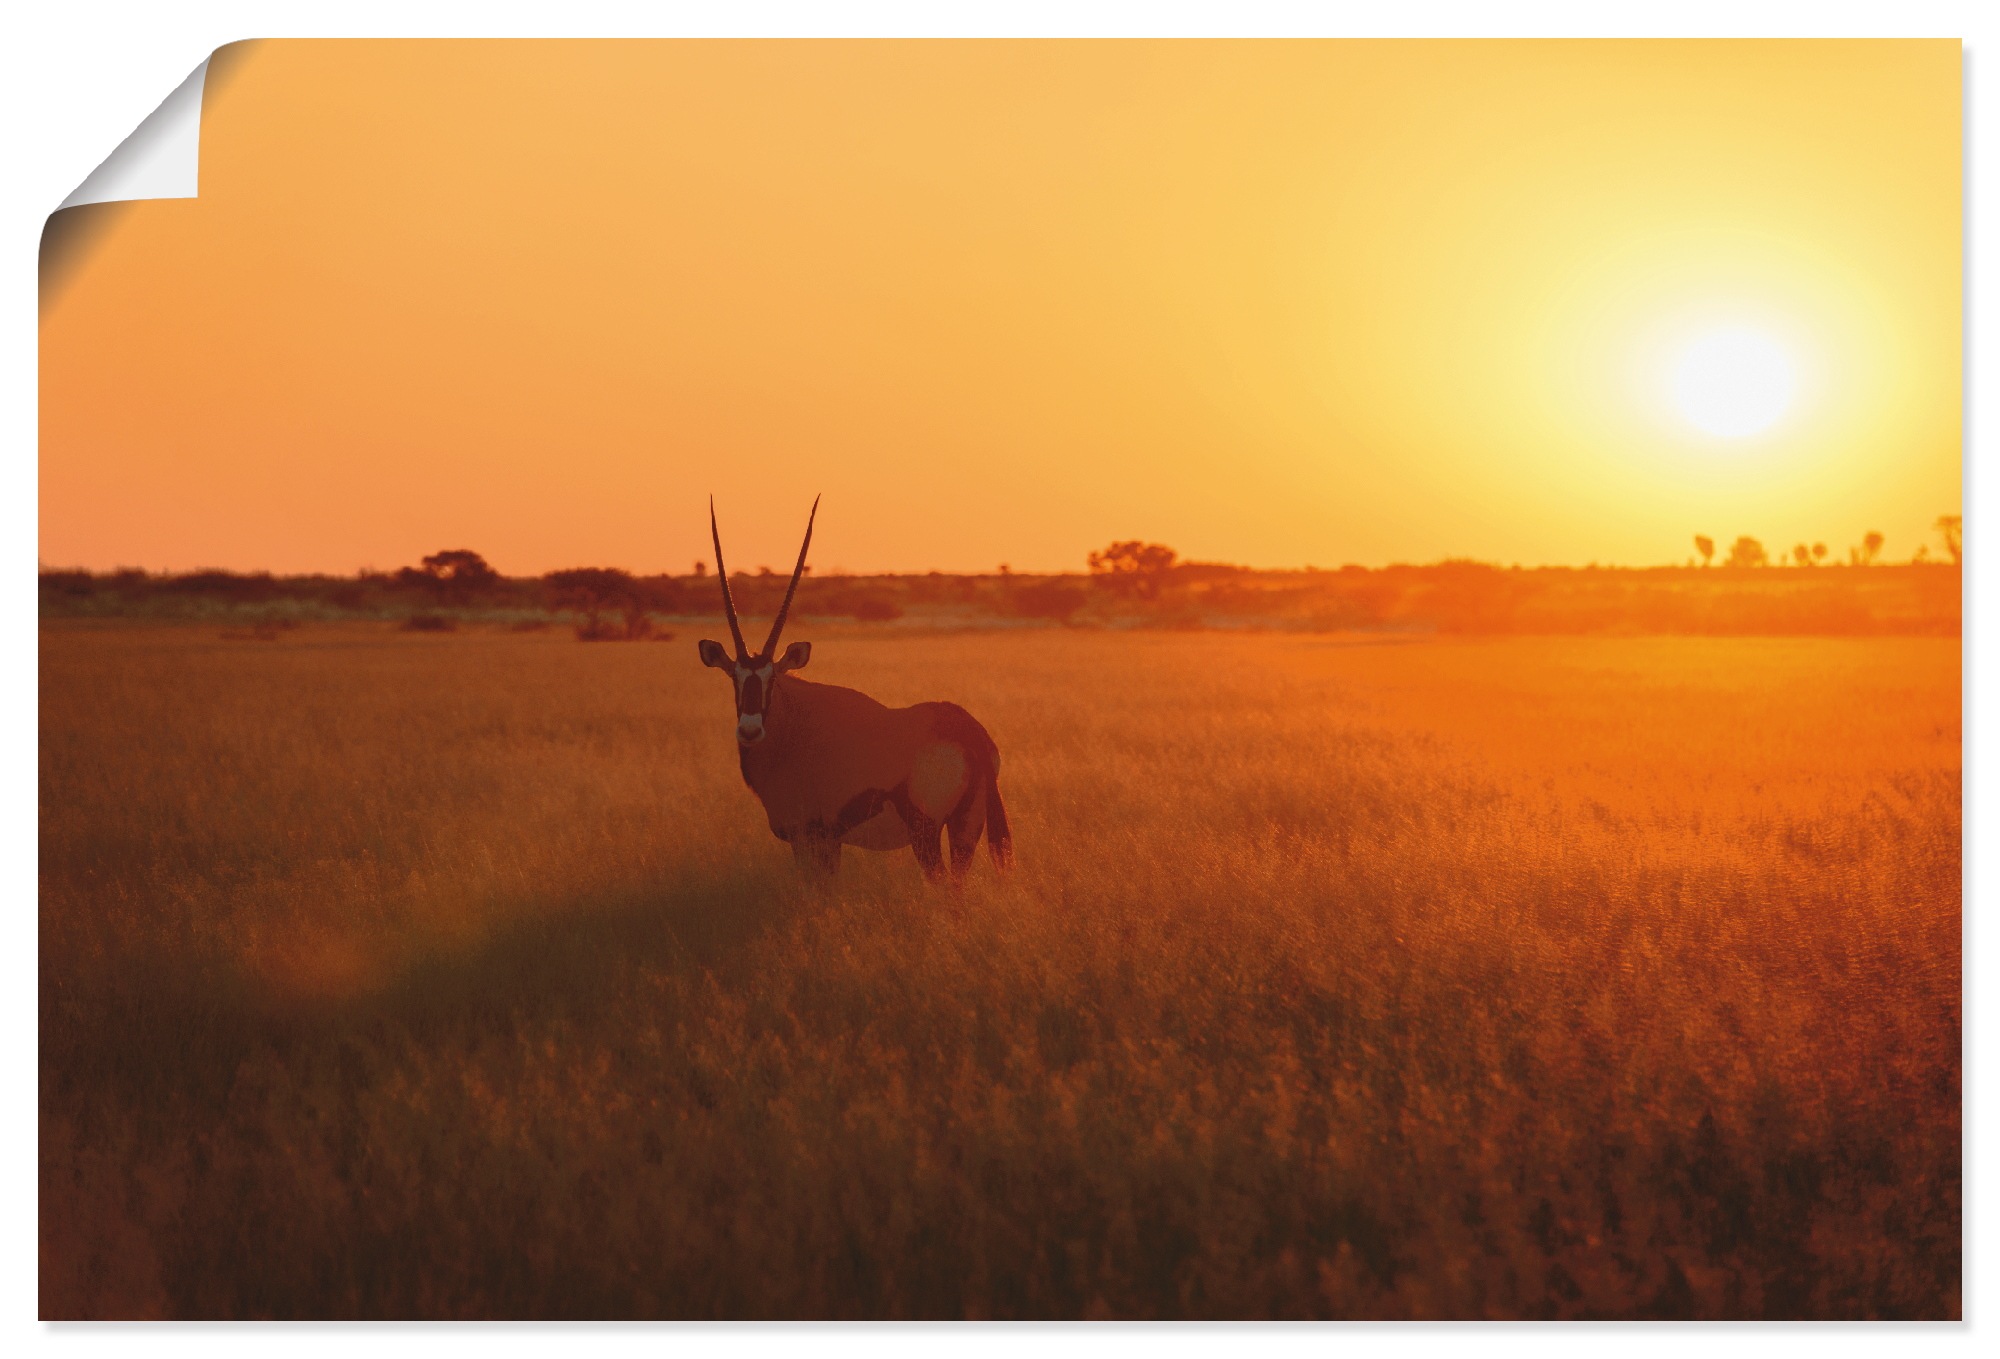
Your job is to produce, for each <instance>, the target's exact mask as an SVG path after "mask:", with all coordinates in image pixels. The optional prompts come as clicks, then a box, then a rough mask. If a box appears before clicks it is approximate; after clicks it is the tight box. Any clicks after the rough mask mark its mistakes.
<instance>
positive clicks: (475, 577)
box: [424, 547, 500, 587]
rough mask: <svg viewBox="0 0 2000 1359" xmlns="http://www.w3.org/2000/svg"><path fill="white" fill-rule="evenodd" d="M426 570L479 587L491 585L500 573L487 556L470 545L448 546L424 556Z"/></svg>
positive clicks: (438, 576)
mask: <svg viewBox="0 0 2000 1359" xmlns="http://www.w3.org/2000/svg"><path fill="white" fill-rule="evenodd" d="M424 570H426V571H428V572H430V573H431V574H432V575H433V576H436V577H437V578H438V579H439V580H448V581H452V582H454V583H456V584H461V585H469V586H473V587H478V586H481V585H491V584H492V583H493V582H494V581H496V580H498V579H500V573H499V572H498V571H495V570H494V569H493V568H492V567H490V566H488V565H487V564H486V558H484V557H482V556H480V555H479V554H478V553H477V552H474V551H473V550H472V549H471V548H469V547H454V548H448V549H446V550H445V551H443V552H433V553H431V555H430V556H428V557H426V558H424Z"/></svg>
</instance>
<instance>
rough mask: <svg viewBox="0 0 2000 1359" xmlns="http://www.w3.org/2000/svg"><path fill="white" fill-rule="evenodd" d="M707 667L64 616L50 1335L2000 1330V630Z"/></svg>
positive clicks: (1063, 648) (1207, 636) (819, 636)
mask: <svg viewBox="0 0 2000 1359" xmlns="http://www.w3.org/2000/svg"><path fill="white" fill-rule="evenodd" d="M699 635H715V629H713V628H711V629H709V630H707V631H706V632H705V633H702V632H690V631H687V630H685V625H682V628H681V631H680V636H678V637H677V638H676V639H675V640H673V641H672V642H671V643H669V644H667V645H655V644H651V643H631V644H619V645H597V646H588V645H580V644H578V643H577V642H576V641H574V640H573V639H572V638H570V637H569V636H567V635H566V634H562V633H558V632H553V631H544V632H509V631H503V630H500V629H498V628H494V629H489V630H476V629H475V630H461V631H458V632H451V633H437V634H429V633H412V632H406V631H394V630H391V629H389V628H387V627H385V626H383V625H381V624H379V623H359V622H355V623H319V624H310V625H306V626H301V627H298V628H296V629H293V630H290V631H286V632H284V633H282V634H281V635H277V636H275V637H262V638H258V639H255V640H241V639H232V638H229V637H225V636H223V635H221V634H219V633H218V632H217V630H216V629H215V628H213V627H202V626H195V625H175V626H159V625H157V624H146V623H135V622H129V621H116V620H53V621H50V622H46V623H45V624H44V626H43V630H42V634H41V653H40V666H41V772H40V793H41V822H40V873H41V902H40V912H41V916H40V950H41V952H40V977H41V983H40V1024H41V1028H40V1047H41V1065H40V1113H41V1123H40V1232H41V1284H40V1287H41V1307H42V1312H43V1315H44V1316H47V1317H52V1318H60V1317H101V1316H118V1317H147V1316H159V1317H504V1318H517V1317H554V1318H564V1317H690V1318H698V1317H772V1318H777V1317H949V1318H956V1317H1135V1318H1150V1317H1218V1318H1235V1317H1349V1318H1399V1317H1427V1318H1441V1317H1450V1318H1482V1317H1494V1318H1498V1317H1559V1318H1587V1317H1597V1318H1611V1317H1753V1318H1754V1317H1787V1318H1789V1317H1898V1318H1949V1317H1956V1316H1958V1315H1959V1311H1960V1292H1959V1267H1960V1233H1961V1218H1960V1050H1961V1035H1960V1012H1961V1007H1960V994H1961V990H1960V981H1961V974H1960V910H1961V888H1960V881H1961V880H1960V855H1961V830H1960V679H1959V676H1960V653H1959V643H1958V641H1957V639H1956V638H1955V637H1910V636H1903V637H1879V636H1878V637H1825V638H1814V637H1790V638H1758V637H1690V636H1675V637H1606V636H1597V637H1566V638H1547V637H1541V638H1538V637H1521V636H1510V637H1484V638H1482V637H1451V636H1443V635H1432V636H1422V637H1416V636H1399V635H1393V634H1337V633H1335V634H1320V635H1298V634H1286V635H1274V634H1269V633H1265V634H1251V633H1218V632H1145V631H1120V630H1114V629H1099V630H1092V629H1066V628H1040V629H1014V630H989V631H976V632H960V633H952V632H921V631H909V630H902V631H898V630H896V629H894V628H891V627H887V626H882V627H870V626H867V625H859V624H843V625H839V626H836V627H807V626H805V625H801V624H795V625H794V628H793V630H792V633H791V635H792V636H795V637H803V638H806V639H809V640H812V641H813V642H815V644H816V646H815V650H814V656H813V662H812V670H811V672H810V676H811V677H812V678H815V679H819V680H824V681H830V682H835V683H843V684H851V685H854V686H856V687H858V688H862V689H864V690H867V691H869V692H870V693H872V694H874V695H875V696H876V697H878V698H881V699H882V700H884V701H885V702H890V703H908V702H914V701H919V700H924V699H937V698H948V699H953V700H956V701H958V702H960V703H962V704H964V705H965V706H966V707H967V708H969V709H970V710H971V711H972V712H973V713H974V714H975V715H977V716H978V717H979V718H980V719H981V720H982V721H983V722H984V723H985V725H986V726H987V728H988V729H989V730H990V731H991V732H992V733H993V735H994V737H995V738H996V739H997V741H998V743H999V746H1000V750H1001V758H1002V764H1001V772H1000V784H1001V788H1002V789H1003V791H1004V793H1005V795H1006V798H1007V802H1008V809H1009V812H1010V815H1011V818H1012V821H1013V828H1014V833H1015V849H1016V854H1017V865H1016V868H1015V870H1014V872H1013V873H1012V875H1011V876H1009V877H1006V878H1004V879H1002V878H999V877H996V875H995V874H994V872H993V869H992V866H991V864H990V863H988V862H987V861H986V859H985V857H984V855H983V854H982V856H981V858H980V860H979V862H978V863H977V865H976V866H975V868H974V869H973V872H972V876H971V878H970V880H969V881H968V883H967V885H966V887H965V890H964V891H963V892H962V893H957V894H954V893H953V892H951V891H949V890H946V889H944V888H937V887H929V886H927V885H925V884H924V883H923V882H922V880H921V878H920V876H919V873H918V870H917V868H916V865H915V863H914V861H913V860H912V859H911V858H910V856H909V855H908V854H907V852H905V853H900V854H896V855H892V856H885V855H870V854H866V853H863V852H859V851H854V850H850V851H848V854H847V859H846V863H845V866H844V868H843V871H842V875H841V876H840V878H839V879H838V881H837V882H836V883H834V884H833V885H831V886H820V885H815V884H813V883H809V882H806V881H803V880H801V879H800V878H799V877H798V876H797V874H796V872H795V870H794V868H793V865H792V861H791V855H790V853H789V851H788V850H787V849H786V848H785V846H783V845H782V844H780V843H778V842H777V841H775V840H774V839H772V838H771V836H770V834H769V832H768V830H767V829H766V827H765V825H764V821H763V817H762V813H761V810H760V808H759V807H758V806H757V804H756V802H755V799H754V798H753V797H752V795H751V794H750V792H749V791H748V790H747V789H746V788H745V787H744V786H743V784H742V782H741V781H740V778H739V776H738V773H737V768H736V757H735V749H734V741H733V737H732V716H731V707H730V696H729V689H728V685H727V682H726V681H725V680H723V679H721V678H719V677H718V676H716V675H715V674H713V673H712V672H709V671H705V670H703V669H701V668H700V666H699V663H698V662H697V660H696V657H695V648H694V640H695V638H696V637H697V636H699Z"/></svg>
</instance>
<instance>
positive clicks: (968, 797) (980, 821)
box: [944, 783, 986, 883]
mask: <svg viewBox="0 0 2000 1359" xmlns="http://www.w3.org/2000/svg"><path fill="white" fill-rule="evenodd" d="M944 826H945V831H946V832H947V838H948V839H949V840H950V841H951V880H952V881H953V882H955V883H956V882H960V881H962V880H963V879H964V878H965V870H966V869H968V868H970V867H971V866H972V852H973V851H974V850H976V849H978V848H979V832H980V831H981V830H983V829H985V827H986V790H985V789H983V788H981V787H980V786H979V785H978V784H976V783H975V784H973V785H972V786H970V787H968V788H967V789H966V790H965V796H964V797H963V798H961V799H959V803H958V806H956V807H955V808H953V809H952V813H951V817H950V818H949V819H948V820H947V821H946V822H945V823H944Z"/></svg>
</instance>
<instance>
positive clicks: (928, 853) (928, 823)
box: [889, 782, 944, 882]
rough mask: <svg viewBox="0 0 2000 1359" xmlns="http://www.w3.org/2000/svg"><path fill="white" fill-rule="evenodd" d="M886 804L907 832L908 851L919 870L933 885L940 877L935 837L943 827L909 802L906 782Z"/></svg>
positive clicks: (940, 857) (940, 858)
mask: <svg viewBox="0 0 2000 1359" xmlns="http://www.w3.org/2000/svg"><path fill="white" fill-rule="evenodd" d="M889 802H890V805H891V806H893V807H895V809H896V815H898V816H900V817H902V818H903V825H904V826H905V827H907V828H908V829H909V832H910V848H911V849H914V850H915V851H916V852H917V862H918V863H919V864H921V865H922V866H923V870H924V876H925V877H926V878H929V879H930V880H931V881H932V882H936V881H937V880H938V879H939V878H940V877H942V876H943V875H944V852H943V850H942V849H940V848H939V845H938V836H939V833H940V832H942V831H943V829H944V827H943V826H942V825H940V824H939V822H938V820H937V819H936V818H935V817H933V816H932V815H931V814H930V813H929V812H926V811H925V810H924V809H923V808H922V807H919V806H918V805H917V803H916V801H915V800H914V799H913V798H911V796H910V785H909V784H908V782H904V783H901V784H898V785H897V786H896V788H895V790H894V791H892V792H891V793H890V794H889Z"/></svg>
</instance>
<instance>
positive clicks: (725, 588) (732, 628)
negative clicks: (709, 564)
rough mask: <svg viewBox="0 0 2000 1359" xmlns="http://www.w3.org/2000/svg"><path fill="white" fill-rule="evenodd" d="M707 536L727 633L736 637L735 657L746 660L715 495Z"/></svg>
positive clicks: (710, 505) (710, 507)
mask: <svg viewBox="0 0 2000 1359" xmlns="http://www.w3.org/2000/svg"><path fill="white" fill-rule="evenodd" d="M708 536H709V537H711V538H713V539H714V540H715V578H716V579H717V580H719V581H721V582H722V611H723V612H724V613H726V614H728V615H729V635H730V636H731V637H734V638H735V639H736V659H738V660H740V661H741V660H748V659H749V658H750V653H749V652H748V651H746V650H745V649H744V647H743V629H742V628H741V627H739V626H738V625H737V622H736V601H735V600H733V599H731V598H730V597H729V568H728V567H726V566H724V565H723V564H722V530H720V529H718V528H717V527H716V526H715V497H714V496H710V497H709V498H708Z"/></svg>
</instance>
